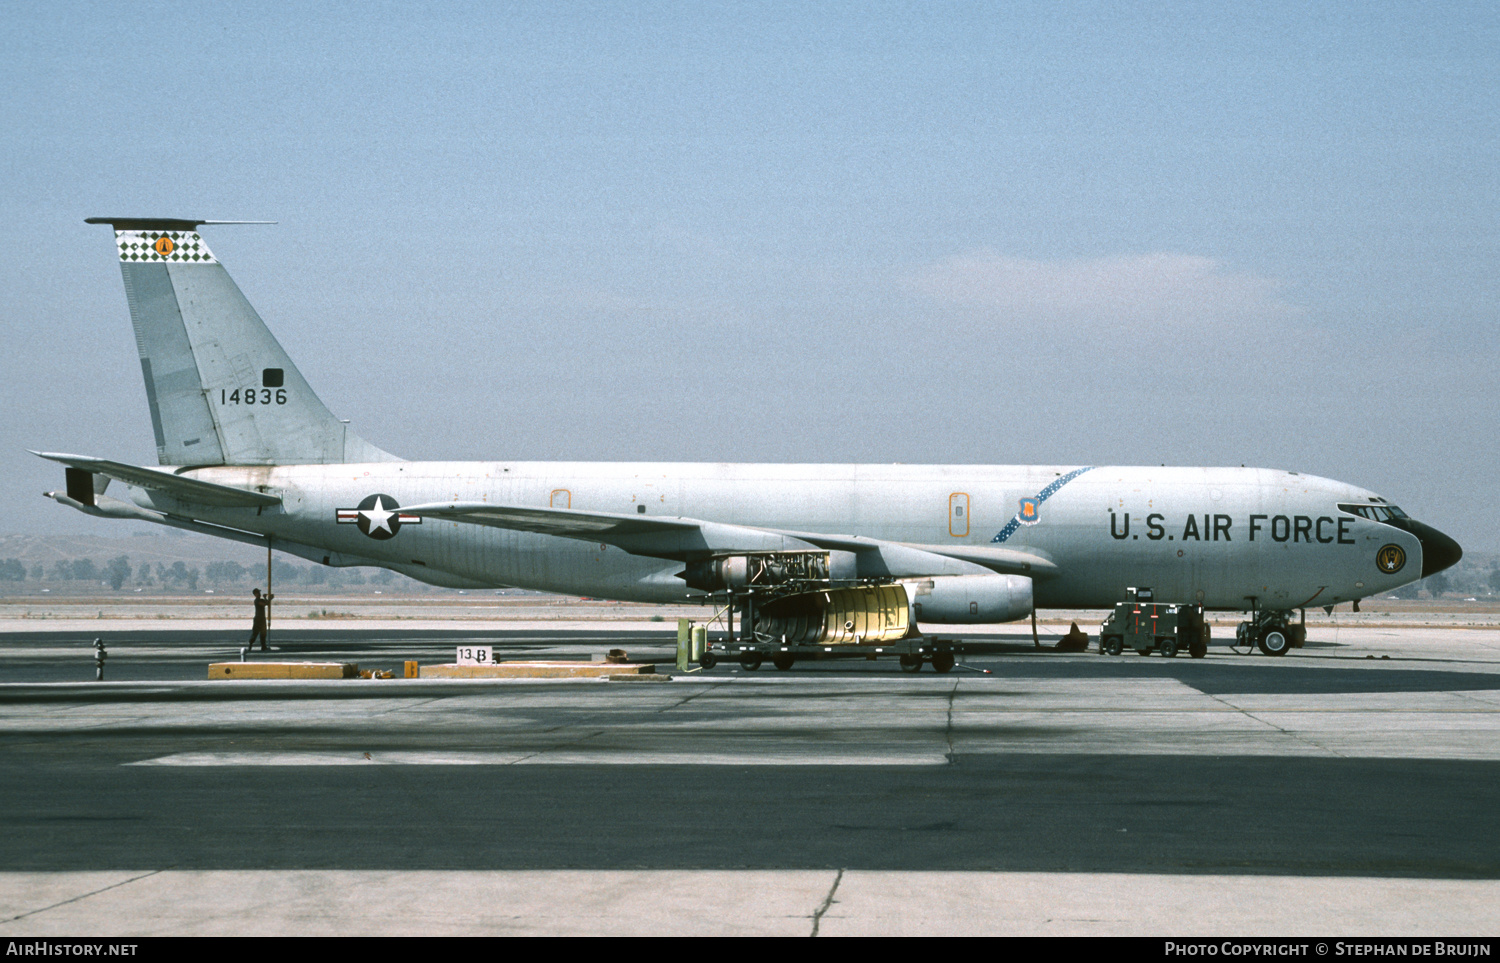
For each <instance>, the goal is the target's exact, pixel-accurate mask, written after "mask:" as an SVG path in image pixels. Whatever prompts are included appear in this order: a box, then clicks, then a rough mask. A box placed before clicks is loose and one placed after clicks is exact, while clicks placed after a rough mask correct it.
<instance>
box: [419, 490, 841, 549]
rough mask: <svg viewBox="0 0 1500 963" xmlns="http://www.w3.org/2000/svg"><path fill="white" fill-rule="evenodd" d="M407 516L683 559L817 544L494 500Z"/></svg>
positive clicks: (685, 521) (731, 528) (713, 525)
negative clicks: (463, 523)
mask: <svg viewBox="0 0 1500 963" xmlns="http://www.w3.org/2000/svg"><path fill="white" fill-rule="evenodd" d="M401 512H402V514H404V515H420V516H421V517H423V518H441V519H446V520H448V521H454V522H468V523H470V524H474V525H488V526H490V527H491V528H507V529H510V530H512V531H517V532H535V533H537V534H539V535H555V536H558V537H559V538H574V539H578V540H579V541H582V542H599V543H601V544H605V545H614V546H616V547H617V548H622V549H624V550H625V551H627V552H629V553H631V554H632V555H650V556H653V557H656V558H669V559H675V560H677V561H688V560H690V559H697V558H707V557H709V556H712V555H715V554H721V553H726V552H788V551H810V550H812V549H815V548H816V547H817V546H815V545H812V544H810V543H808V542H806V541H803V540H801V539H798V538H795V537H791V536H788V535H785V534H783V533H781V532H772V531H768V530H766V529H763V528H748V527H746V526H743V525H723V524H720V523H718V522H707V521H701V520H699V519H695V518H671V517H666V516H661V515H655V516H650V515H626V514H620V513H616V512H586V511H580V510H578V509H574V508H538V507H534V506H526V505H495V504H491V503H489V502H440V503H433V504H429V505H413V506H410V507H408V506H405V505H403V506H401Z"/></svg>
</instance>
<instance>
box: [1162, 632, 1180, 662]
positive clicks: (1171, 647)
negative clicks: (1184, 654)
mask: <svg viewBox="0 0 1500 963" xmlns="http://www.w3.org/2000/svg"><path fill="white" fill-rule="evenodd" d="M1161 654H1162V655H1163V656H1164V657H1166V658H1168V659H1175V658H1177V636H1175V635H1168V636H1166V637H1164V638H1163V639H1162V640H1161Z"/></svg>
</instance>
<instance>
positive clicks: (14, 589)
mask: <svg viewBox="0 0 1500 963" xmlns="http://www.w3.org/2000/svg"><path fill="white" fill-rule="evenodd" d="M265 579H266V553H265V551H264V550H262V549H258V548H255V547H253V546H250V545H243V544H241V543H239V542H230V541H225V540H223V539H217V538H210V537H208V536H206V535H193V534H188V533H180V532H176V531H173V530H171V529H160V528H157V529H153V530H149V531H143V532H133V533H130V534H128V535H122V536H120V537H118V538H107V537H105V536H102V535H0V596H16V595H29V594H33V593H36V592H39V591H41V590H42V589H44V588H45V589H46V590H48V592H49V593H80V594H81V593H87V592H92V593H97V592H98V591H99V589H100V587H101V585H102V586H104V587H108V588H113V587H114V584H115V583H116V582H118V584H119V590H120V591H124V590H129V591H132V592H135V591H136V590H140V591H141V592H150V593H160V594H174V595H176V594H183V593H195V594H196V593H199V592H203V591H206V590H207V589H210V588H212V589H215V590H220V591H222V590H226V589H228V590H233V589H235V588H238V589H240V590H242V591H245V592H248V591H250V588H251V587H252V586H255V585H264V584H265ZM272 581H273V588H278V589H280V588H285V589H288V590H291V589H293V588H294V587H295V588H300V589H309V590H311V589H315V590H316V591H317V592H319V593H324V592H347V593H350V594H360V593H370V594H373V593H374V592H381V593H391V592H398V593H403V594H408V593H415V594H430V593H445V592H450V591H453V590H451V589H440V588H435V587H433V586H430V585H424V584H423V583H421V582H417V581H415V580H413V579H409V578H407V577H406V576H404V575H397V574H396V573H394V572H391V571H388V570H386V569H378V568H329V567H327V566H324V565H317V564H315V563H312V562H306V561H303V560H302V559H300V558H296V557H295V556H290V555H283V554H281V553H280V552H277V553H275V561H274V563H273V579H272ZM1396 594H1397V596H1398V597H1400V598H1409V599H1414V598H1421V597H1426V596H1434V597H1438V596H1443V595H1449V596H1458V597H1468V596H1474V597H1476V598H1482V597H1486V596H1489V597H1494V596H1497V595H1500V555H1497V554H1495V553H1487V552H1470V553H1468V554H1466V555H1465V556H1464V557H1463V559H1462V560H1461V561H1460V562H1459V563H1458V564H1457V565H1455V566H1454V567H1453V568H1451V569H1449V570H1448V571H1446V572H1442V573H1439V574H1438V575H1434V576H1433V577H1432V578H1430V579H1426V580H1424V581H1422V582H1418V583H1416V584H1415V585H1409V586H1407V587H1406V588H1404V589H1400V590H1398V592H1397V593H1396Z"/></svg>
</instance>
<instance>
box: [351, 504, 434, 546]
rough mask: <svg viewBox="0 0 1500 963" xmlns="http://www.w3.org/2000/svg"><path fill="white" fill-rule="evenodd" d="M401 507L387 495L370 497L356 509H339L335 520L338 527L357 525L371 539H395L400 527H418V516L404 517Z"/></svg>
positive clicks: (420, 522) (419, 520)
mask: <svg viewBox="0 0 1500 963" xmlns="http://www.w3.org/2000/svg"><path fill="white" fill-rule="evenodd" d="M400 508H401V506H400V505H399V504H397V502H396V500H395V499H394V498H392V497H391V496H389V495H371V496H369V497H368V498H366V499H365V500H364V501H362V502H360V503H359V507H358V508H340V509H339V510H338V512H337V513H336V518H337V519H338V523H339V524H340V525H358V526H359V530H360V531H361V532H364V533H365V534H366V535H368V536H370V537H371V538H377V539H380V540H382V541H384V540H385V539H387V538H395V537H396V533H397V532H399V531H401V526H402V525H420V524H422V517H421V516H420V515H404V514H402V513H401V512H400V511H399V509H400Z"/></svg>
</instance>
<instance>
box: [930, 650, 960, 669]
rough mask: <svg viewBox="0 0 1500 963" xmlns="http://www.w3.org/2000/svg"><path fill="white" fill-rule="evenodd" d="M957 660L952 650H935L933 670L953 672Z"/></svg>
mask: <svg viewBox="0 0 1500 963" xmlns="http://www.w3.org/2000/svg"><path fill="white" fill-rule="evenodd" d="M956 661H957V660H956V659H954V658H953V653H952V652H934V653H933V654H932V671H934V672H952V671H953V665H954V663H955V662H956Z"/></svg>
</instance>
